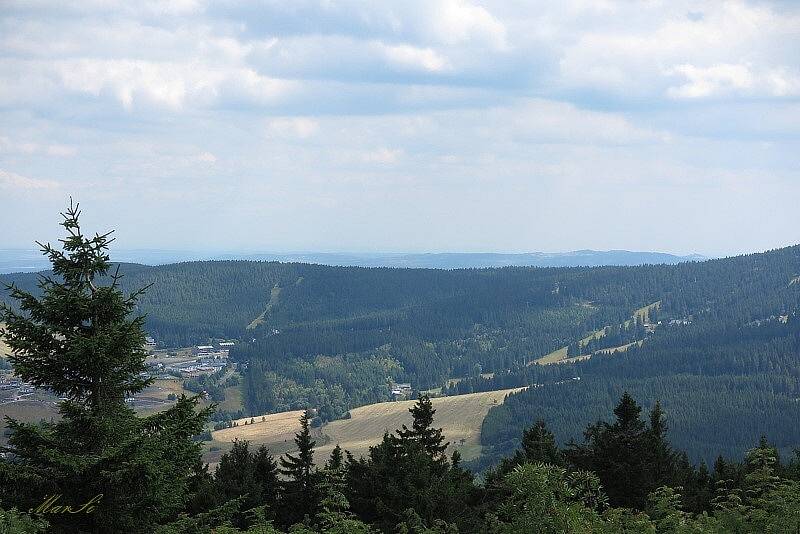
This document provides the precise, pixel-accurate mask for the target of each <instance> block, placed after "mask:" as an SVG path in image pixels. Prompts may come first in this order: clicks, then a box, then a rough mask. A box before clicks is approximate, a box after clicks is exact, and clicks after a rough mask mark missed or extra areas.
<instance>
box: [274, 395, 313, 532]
mask: <svg viewBox="0 0 800 534" xmlns="http://www.w3.org/2000/svg"><path fill="white" fill-rule="evenodd" d="M309 420H310V413H309V412H308V410H306V411H305V412H303V415H302V416H301V417H300V432H298V433H297V434H295V438H294V442H295V445H296V446H297V450H298V452H297V453H296V454H291V453H286V454H285V455H284V456H282V457H281V459H280V469H279V472H280V474H281V475H283V477H284V478H285V480H284V481H283V483H282V489H283V493H282V496H281V514H280V515H281V516H282V517H281V519H282V522H283V523H284V524H286V525H291V524H292V523H294V522H297V521H300V520H302V519H303V517H304V516H306V515H308V516H310V517H313V516H314V515H315V514H316V511H317V510H316V507H317V501H318V498H317V487H316V482H317V476H316V473H315V472H314V447H315V446H316V444H317V443H316V442H315V441H314V440H312V439H311V429H310V426H309Z"/></svg>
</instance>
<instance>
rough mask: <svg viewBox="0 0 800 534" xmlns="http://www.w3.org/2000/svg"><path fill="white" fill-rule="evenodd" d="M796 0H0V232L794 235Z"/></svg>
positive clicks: (473, 238)
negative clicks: (72, 209)
mask: <svg viewBox="0 0 800 534" xmlns="http://www.w3.org/2000/svg"><path fill="white" fill-rule="evenodd" d="M799 155H800V2H790V1H775V2H768V1H724V0H712V1H707V2H703V1H682V0H664V1H653V0H647V1H646V0H642V1H637V2H630V1H627V0H626V1H612V0H560V1H558V2H552V1H543V2H530V1H511V0H508V1H507V0H492V1H491V2H489V1H485V2H469V1H461V0H418V1H417V0H403V1H402V2H378V1H375V0H366V1H334V0H318V1H307V0H290V1H288V0H287V1H283V2H281V1H269V0H258V1H253V0H218V1H214V2H210V1H209V2H206V1H203V0H174V1H165V0H141V1H137V2H128V1H114V0H80V1H75V2H65V1H63V0H59V1H43V0H26V1H15V0H0V248H16V247H23V248H28V247H32V243H33V241H34V240H36V239H39V240H53V239H56V238H57V237H58V235H59V234H58V226H57V223H58V221H59V216H58V213H59V211H61V210H63V209H64V207H65V206H66V205H67V204H68V202H69V197H70V196H72V197H73V198H75V199H76V200H78V201H80V202H81V206H82V207H83V209H84V216H83V221H84V227H85V228H86V229H87V230H91V231H105V230H108V229H111V228H114V229H116V236H117V240H118V241H117V243H118V246H120V247H122V248H126V249H132V248H169V249H186V250H248V251H267V250H269V251H320V252H325V251H353V252H377V251H382V252H399V251H405V252H441V251H451V252H452V251H464V252H527V251H568V250H577V249H598V250H605V249H628V250H658V251H664V252H673V253H691V252H696V253H701V254H705V255H709V256H719V255H728V254H736V253H742V252H750V251H759V250H767V249H771V248H776V247H781V246H786V245H790V244H795V243H798V242H800V210H798V200H799V199H800V156H799Z"/></svg>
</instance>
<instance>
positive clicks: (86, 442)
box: [0, 203, 210, 533]
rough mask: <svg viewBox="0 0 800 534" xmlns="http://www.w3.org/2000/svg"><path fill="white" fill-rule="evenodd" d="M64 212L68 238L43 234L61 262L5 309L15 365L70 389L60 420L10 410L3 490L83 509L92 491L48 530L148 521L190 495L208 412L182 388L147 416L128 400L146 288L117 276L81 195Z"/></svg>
mask: <svg viewBox="0 0 800 534" xmlns="http://www.w3.org/2000/svg"><path fill="white" fill-rule="evenodd" d="M62 215H63V218H64V220H63V221H62V223H61V226H63V227H64V229H65V230H66V232H67V236H66V238H65V239H62V240H61V243H62V249H61V250H58V249H56V248H54V247H52V246H51V245H49V244H45V245H42V244H40V246H41V248H42V252H43V253H44V254H45V255H46V256H47V257H48V259H49V260H50V262H51V264H52V274H48V275H41V276H40V278H39V284H38V285H39V293H40V295H41V296H38V297H37V296H35V295H34V294H32V293H30V292H27V291H23V290H21V289H19V288H17V287H13V286H12V287H10V288H9V290H10V294H11V297H12V298H13V299H14V300H16V301H17V303H18V306H19V311H15V310H14V309H12V308H11V307H10V306H8V305H5V304H2V307H1V308H0V321H3V322H5V324H6V326H5V329H4V331H3V332H2V335H3V337H4V338H5V340H6V343H7V344H8V345H9V346H10V347H11V350H12V354H11V356H10V360H11V362H12V363H13V364H14V368H15V372H16V373H17V374H18V375H19V376H20V377H21V378H22V379H23V380H26V381H29V382H31V383H33V384H34V385H36V386H38V387H43V388H49V389H50V390H52V391H54V392H55V393H57V394H59V395H62V396H65V397H67V400H65V401H63V402H62V403H61V404H60V407H59V410H60V413H61V419H60V420H59V421H58V422H55V423H41V424H26V423H21V422H19V421H16V420H11V419H9V420H8V428H9V429H10V432H11V436H10V438H9V447H8V448H6V449H5V450H6V451H7V452H9V453H10V455H11V458H12V461H10V462H0V500H2V502H3V503H7V504H12V505H16V506H18V507H20V508H22V509H29V508H36V507H37V506H38V505H39V504H41V503H42V502H43V501H44V499H45V497H46V496H47V495H53V494H60V495H62V497H61V498H60V499H61V500H62V502H63V504H65V505H70V506H72V508H73V509H77V508H79V507H80V506H81V504H82V503H86V502H88V501H90V500H92V499H95V502H94V506H95V509H94V511H93V512H92V513H91V514H87V513H76V514H55V515H53V516H52V517H51V524H52V527H51V530H52V531H53V532H76V531H93V532H104V533H105V532H111V533H113V532H151V531H152V530H153V526H154V525H155V524H157V523H158V522H160V521H164V520H167V519H169V518H170V517H173V516H174V515H175V514H176V513H177V512H178V511H179V510H181V509H182V508H183V506H184V505H185V502H186V500H187V499H188V498H189V492H190V489H191V487H192V478H193V476H195V475H196V469H197V466H198V465H199V463H200V462H199V459H200V445H199V444H197V443H194V442H193V441H192V439H191V438H192V436H194V435H197V434H199V433H200V431H201V430H202V428H203V424H204V422H205V420H206V419H207V417H208V414H209V413H210V412H209V410H204V411H201V412H199V413H198V412H197V411H196V405H197V398H191V399H188V398H186V397H183V396H182V397H181V398H180V399H178V402H177V404H176V405H175V406H173V407H172V408H170V409H168V410H166V411H163V412H160V413H157V414H155V415H152V416H150V417H145V418H140V417H137V416H136V414H135V413H134V411H133V410H132V409H131V408H130V407H128V406H127V405H126V403H125V399H126V397H127V396H129V395H133V394H136V393H138V392H140V391H141V390H142V389H144V388H145V387H146V386H147V385H148V383H149V380H148V379H147V378H144V377H143V374H142V371H144V359H145V356H146V352H145V351H144V350H143V345H144V341H145V333H144V331H143V324H144V317H142V316H132V314H133V312H134V311H135V309H136V305H137V299H138V298H139V297H140V296H141V295H142V294H143V291H144V290H139V291H136V292H134V293H132V294H129V295H127V296H126V295H125V294H123V293H122V291H121V290H120V289H119V281H120V278H121V277H120V276H119V273H118V271H117V272H116V273H115V274H113V275H111V276H110V278H108V276H107V275H108V273H109V271H110V268H111V263H110V259H109V256H108V248H109V244H110V243H111V242H112V241H113V240H112V239H111V238H110V237H109V236H110V233H107V234H103V235H99V234H95V235H94V237H86V236H85V235H84V234H83V232H82V230H81V227H80V224H79V216H80V211H79V208H78V206H77V205H74V206H73V205H72V204H71V203H70V207H69V209H68V210H66V212H65V213H64V214H62ZM103 280H108V281H109V282H110V284H108V285H103V283H102V282H103Z"/></svg>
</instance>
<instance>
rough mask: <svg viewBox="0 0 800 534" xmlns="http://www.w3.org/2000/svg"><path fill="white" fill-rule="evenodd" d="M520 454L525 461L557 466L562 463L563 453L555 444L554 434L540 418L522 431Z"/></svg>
mask: <svg viewBox="0 0 800 534" xmlns="http://www.w3.org/2000/svg"><path fill="white" fill-rule="evenodd" d="M522 454H523V455H524V456H525V461H526V462H542V463H545V464H550V465H558V466H561V465H563V464H564V455H563V454H562V453H561V451H560V450H559V449H558V446H556V438H555V436H553V433H552V432H550V430H549V429H548V428H547V424H546V423H545V422H544V421H543V420H541V419H539V420H538V421H536V423H535V424H534V425H533V426H532V427H530V428H528V429H526V430H525V431H524V432H523V433H522Z"/></svg>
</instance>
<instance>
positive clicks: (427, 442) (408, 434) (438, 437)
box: [397, 395, 450, 459]
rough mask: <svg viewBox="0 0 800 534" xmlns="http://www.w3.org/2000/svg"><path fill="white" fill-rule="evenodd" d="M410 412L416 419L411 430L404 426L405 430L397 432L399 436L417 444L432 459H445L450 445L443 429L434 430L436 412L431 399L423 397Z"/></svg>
mask: <svg viewBox="0 0 800 534" xmlns="http://www.w3.org/2000/svg"><path fill="white" fill-rule="evenodd" d="M408 411H409V412H411V415H412V417H413V418H414V421H413V423H412V424H411V428H410V429H409V428H408V427H407V426H406V425H403V428H402V429H400V430H398V431H397V436H398V437H399V438H400V439H401V440H406V441H411V442H414V443H417V444H418V445H419V446H420V447H421V448H422V450H424V451H425V452H426V453H427V454H429V455H430V456H431V457H432V458H436V459H443V458H444V456H443V455H444V451H445V450H446V449H447V447H448V445H450V443H449V442H448V443H444V436H443V435H442V429H441V428H433V416H434V414H435V413H436V410H435V409H434V408H433V403H432V402H431V399H430V398H429V397H428V396H427V395H423V396H422V397H420V398H419V400H417V402H416V404H414V406H412V407H411V408H409V409H408Z"/></svg>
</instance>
